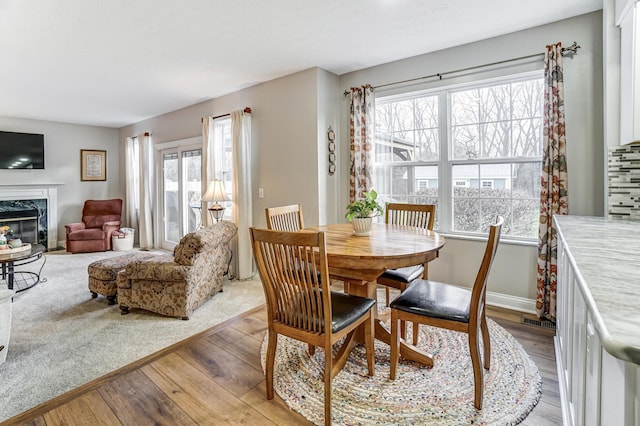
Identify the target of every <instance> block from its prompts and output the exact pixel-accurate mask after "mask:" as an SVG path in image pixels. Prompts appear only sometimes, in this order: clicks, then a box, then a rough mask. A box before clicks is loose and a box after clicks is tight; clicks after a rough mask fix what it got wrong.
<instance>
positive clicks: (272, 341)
mask: <svg viewBox="0 0 640 426" xmlns="http://www.w3.org/2000/svg"><path fill="white" fill-rule="evenodd" d="M268 333H269V341H268V342H267V362H266V370H267V399H273V365H274V364H275V360H276V348H277V346H278V335H277V334H276V332H275V331H273V330H269V331H268Z"/></svg>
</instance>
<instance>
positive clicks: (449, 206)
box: [374, 66, 543, 245]
mask: <svg viewBox="0 0 640 426" xmlns="http://www.w3.org/2000/svg"><path fill="white" fill-rule="evenodd" d="M537 68H539V66H538V67H537ZM542 77H543V70H542V69H541V68H539V69H536V70H535V71H525V72H513V73H508V71H507V73H506V74H503V75H499V76H494V77H491V78H485V79H477V80H473V81H466V82H459V83H456V82H455V79H452V80H453V81H452V82H451V83H450V84H439V85H437V87H433V88H429V89H420V88H416V89H415V90H407V91H403V92H398V89H393V92H394V93H390V94H388V95H386V96H385V95H384V93H385V91H382V92H381V93H379V92H377V93H376V95H377V96H376V100H378V99H380V100H384V101H385V102H388V101H391V102H394V101H399V100H405V99H412V98H417V97H426V96H434V95H437V96H438V121H439V123H440V126H439V138H440V146H439V147H440V159H439V160H437V161H424V162H398V163H395V164H394V165H398V166H411V165H413V166H433V165H435V166H437V167H438V203H439V205H440V207H441V208H440V211H445V212H446V213H448V214H438V223H439V228H441V229H445V230H446V231H444V232H442V234H443V235H449V236H451V237H454V238H459V239H470V240H475V239H477V238H478V237H479V234H476V233H473V232H458V231H453V223H452V220H453V199H454V197H453V195H452V194H451V193H450V191H451V190H452V188H453V184H452V180H453V177H452V170H453V166H454V165H461V164H500V163H503V164H504V163H508V164H513V163H527V162H532V161H542V156H540V157H509V158H495V159H494V158H491V159H474V160H468V159H463V160H462V159H461V160H454V159H453V158H451V157H452V156H451V154H450V153H451V152H452V140H451V136H452V135H451V132H449V127H450V126H449V118H450V117H451V114H450V108H451V105H450V102H449V99H450V95H451V93H453V92H458V91H464V90H469V89H480V88H483V87H489V86H493V85H497V84H504V83H515V82H518V81H525V80H531V79H534V78H542ZM427 84H428V83H427ZM414 87H416V86H414ZM374 108H375V102H374ZM445 139H446V143H445ZM377 164H388V163H385V162H378V163H376V165H377ZM445 191H446V192H445ZM503 240H506V241H509V242H511V243H515V244H524V245H530V244H537V238H536V237H518V236H512V235H508V236H505V237H504V238H503Z"/></svg>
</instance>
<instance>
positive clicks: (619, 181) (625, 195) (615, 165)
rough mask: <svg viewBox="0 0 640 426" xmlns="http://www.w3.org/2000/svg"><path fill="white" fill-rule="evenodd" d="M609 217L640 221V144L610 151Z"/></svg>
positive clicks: (619, 147)
mask: <svg viewBox="0 0 640 426" xmlns="http://www.w3.org/2000/svg"><path fill="white" fill-rule="evenodd" d="M607 180H608V182H607V183H608V188H609V201H608V205H609V217H610V218H612V219H627V220H640V144H638V145H623V146H617V147H615V148H611V149H609V166H608V179H607Z"/></svg>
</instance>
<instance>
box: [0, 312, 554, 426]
mask: <svg viewBox="0 0 640 426" xmlns="http://www.w3.org/2000/svg"><path fill="white" fill-rule="evenodd" d="M489 316H490V317H491V318H493V319H494V320H496V322H498V323H499V324H500V325H501V326H503V327H504V328H505V329H507V330H508V331H509V332H510V333H511V334H513V336H514V337H515V338H516V339H517V340H518V341H519V342H520V343H521V344H522V346H523V347H524V348H525V350H526V351H527V353H528V354H529V355H530V356H531V358H532V359H533V360H534V362H535V363H536V365H537V366H538V369H539V371H540V374H541V376H542V388H543V389H542V398H541V400H540V402H539V403H538V405H537V406H536V407H535V408H534V410H533V411H532V412H531V413H530V414H529V416H528V417H527V418H526V419H525V420H524V421H523V423H521V424H523V425H535V426H542V425H559V424H562V417H561V412H560V397H559V391H558V380H557V374H556V365H555V358H554V348H553V335H554V331H553V330H549V329H545V328H542V327H536V326H531V325H526V324H520V323H519V322H516V321H519V319H520V315H519V314H515V313H511V312H508V311H504V310H496V309H491V310H490V312H489ZM265 332H266V308H265V307H264V306H263V307H259V308H256V309H254V310H252V311H249V312H247V313H245V314H242V315H240V316H238V317H235V318H233V319H231V320H229V321H227V322H225V323H223V324H219V325H217V326H215V327H213V328H211V329H209V330H206V331H204V332H202V333H200V334H198V335H195V336H193V337H191V338H189V339H187V340H185V341H182V342H180V343H177V344H175V345H173V346H171V347H169V348H166V349H164V350H162V351H160V352H158V353H156V354H153V355H151V356H149V357H147V358H145V359H142V360H140V361H137V362H135V363H133V364H131V365H129V366H126V367H124V368H122V369H120V370H117V371H114V372H112V373H110V374H108V375H106V376H104V377H102V378H100V379H97V380H95V381H93V382H90V383H88V384H86V385H83V386H81V387H79V388H77V389H75V390H73V391H70V392H68V393H66V394H64V395H61V396H60V397H58V398H55V399H53V400H51V401H48V402H46V403H44V404H42V405H40V406H38V407H35V408H33V409H31V410H29V411H27V412H25V413H22V414H20V415H18V416H16V417H14V418H12V419H9V420H8V421H7V422H6V423H4V424H12V425H13V424H17V425H46V426H53V425H120V424H122V425H219V424H244V425H269V424H273V425H306V424H310V423H309V422H308V421H307V420H305V419H304V418H303V417H302V416H300V415H299V414H297V413H295V412H293V411H290V410H289V409H288V407H287V406H286V405H285V404H284V403H283V402H282V400H281V399H280V398H279V397H278V396H277V394H276V397H275V399H274V400H272V401H268V400H267V399H266V397H265V386H264V375H263V373H262V367H261V365H260V359H259V358H260V357H259V354H260V345H261V343H262V339H263V336H264V333H265ZM114 344H115V343H114Z"/></svg>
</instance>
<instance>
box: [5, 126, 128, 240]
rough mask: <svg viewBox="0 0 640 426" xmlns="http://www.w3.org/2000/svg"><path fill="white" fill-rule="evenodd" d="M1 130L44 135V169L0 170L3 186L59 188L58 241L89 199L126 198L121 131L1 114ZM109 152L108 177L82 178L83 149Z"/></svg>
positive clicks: (62, 237) (76, 218)
mask: <svg viewBox="0 0 640 426" xmlns="http://www.w3.org/2000/svg"><path fill="white" fill-rule="evenodd" d="M0 130H4V131H10V132H24V133H42V134H44V149H45V159H44V163H45V168H44V170H0V182H1V183H0V185H21V184H39V185H43V186H49V185H56V187H57V188H58V240H59V241H64V238H65V232H64V225H65V224H67V223H71V222H78V221H80V218H81V217H82V205H83V203H84V200H88V199H108V198H123V199H124V191H121V189H120V176H121V172H120V164H119V152H120V147H119V144H118V130H117V129H112V128H107V127H94V126H83V125H77V124H67V123H56V122H51V121H39V120H28V119H21V118H9V117H0ZM81 149H100V150H106V151H107V180H106V181H104V182H102V181H100V182H82V181H81V180H80V150H81Z"/></svg>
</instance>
